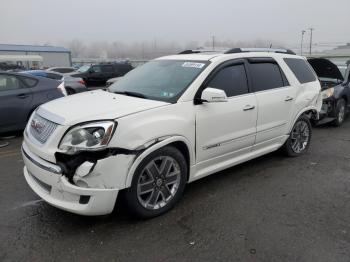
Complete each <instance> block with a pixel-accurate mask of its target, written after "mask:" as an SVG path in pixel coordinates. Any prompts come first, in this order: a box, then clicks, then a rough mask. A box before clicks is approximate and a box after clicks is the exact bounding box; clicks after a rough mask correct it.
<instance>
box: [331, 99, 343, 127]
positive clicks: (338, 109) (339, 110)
mask: <svg viewBox="0 0 350 262" xmlns="http://www.w3.org/2000/svg"><path fill="white" fill-rule="evenodd" d="M335 117H336V118H335V120H334V122H333V124H334V125H335V126H341V125H342V124H343V123H344V120H345V117H346V102H345V99H344V98H341V99H339V100H338V101H337V106H336V109H335Z"/></svg>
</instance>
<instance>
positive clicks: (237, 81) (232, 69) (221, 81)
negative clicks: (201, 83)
mask: <svg viewBox="0 0 350 262" xmlns="http://www.w3.org/2000/svg"><path fill="white" fill-rule="evenodd" d="M208 87H212V88H217V89H221V90H224V91H225V93H226V95H227V96H228V97H231V96H238V95H242V94H246V93H248V83H247V75H246V72H245V68H244V65H243V64H241V65H233V66H228V67H225V68H224V69H222V70H220V71H219V72H218V73H217V74H216V75H215V76H214V78H213V79H212V80H210V82H209V84H208Z"/></svg>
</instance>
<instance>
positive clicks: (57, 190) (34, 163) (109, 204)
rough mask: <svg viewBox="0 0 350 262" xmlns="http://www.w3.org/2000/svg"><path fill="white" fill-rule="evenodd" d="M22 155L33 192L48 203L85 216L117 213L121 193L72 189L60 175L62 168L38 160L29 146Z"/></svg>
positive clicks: (26, 175) (116, 191)
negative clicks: (116, 208)
mask: <svg viewBox="0 0 350 262" xmlns="http://www.w3.org/2000/svg"><path fill="white" fill-rule="evenodd" d="M22 152H23V154H22V155H23V160H24V163H25V167H24V177H25V179H26V181H27V183H28V184H29V186H30V187H31V188H32V189H33V191H34V192H35V193H36V194H38V195H39V196H40V197H41V198H42V199H44V200H45V201H46V202H47V203H49V204H51V205H53V206H55V207H58V208H60V209H63V210H66V211H69V212H72V213H76V214H81V215H104V214H108V213H111V212H112V211H113V209H114V205H115V201H116V198H117V196H118V192H119V189H115V188H113V189H104V188H82V187H78V186H75V185H72V184H71V183H70V182H69V181H68V179H67V178H66V177H65V176H63V175H62V173H59V172H58V171H59V170H60V169H59V168H60V167H59V166H57V165H55V164H52V163H49V162H47V161H45V160H43V159H41V158H39V157H37V156H35V155H34V154H32V153H31V152H30V151H29V150H28V148H27V147H26V145H25V144H23V149H22ZM53 171H55V172H53Z"/></svg>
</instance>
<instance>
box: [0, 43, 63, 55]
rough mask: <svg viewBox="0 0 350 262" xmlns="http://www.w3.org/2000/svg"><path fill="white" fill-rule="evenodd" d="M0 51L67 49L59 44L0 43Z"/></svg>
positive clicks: (60, 50)
mask: <svg viewBox="0 0 350 262" xmlns="http://www.w3.org/2000/svg"><path fill="white" fill-rule="evenodd" d="M0 51H20V52H55V53H69V52H70V51H69V49H67V48H64V47H59V46H40V45H8V44H0Z"/></svg>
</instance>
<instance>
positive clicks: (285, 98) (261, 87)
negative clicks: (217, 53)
mask: <svg viewBox="0 0 350 262" xmlns="http://www.w3.org/2000/svg"><path fill="white" fill-rule="evenodd" d="M248 64H249V74H250V78H251V80H252V88H253V91H254V92H255V95H256V98H257V101H258V108H259V110H258V119H257V126H256V128H257V134H256V141H255V144H256V147H259V145H260V146H261V147H265V146H268V145H272V144H275V143H276V142H278V141H279V140H281V136H283V135H285V134H287V133H288V127H289V126H288V124H289V119H290V115H291V113H292V108H293V105H294V99H295V96H296V90H295V88H294V87H292V86H290V84H289V82H288V80H287V79H286V77H285V75H284V73H283V71H282V69H281V68H280V66H279V65H278V63H277V62H276V61H275V60H274V59H273V58H249V59H248Z"/></svg>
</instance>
